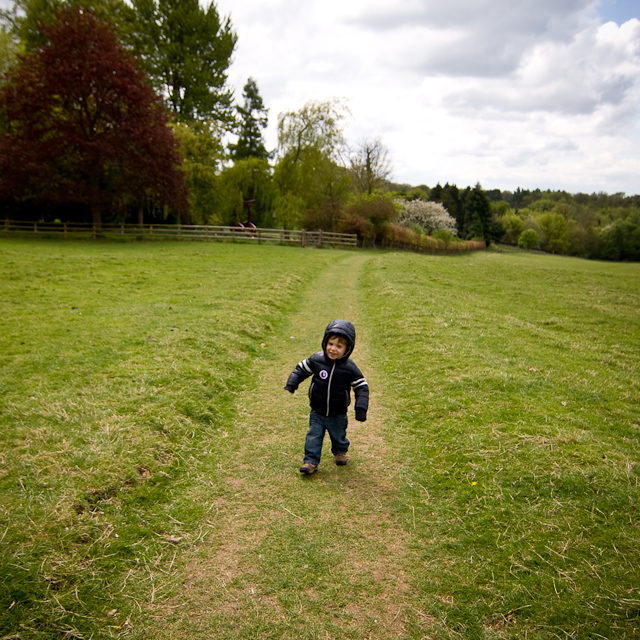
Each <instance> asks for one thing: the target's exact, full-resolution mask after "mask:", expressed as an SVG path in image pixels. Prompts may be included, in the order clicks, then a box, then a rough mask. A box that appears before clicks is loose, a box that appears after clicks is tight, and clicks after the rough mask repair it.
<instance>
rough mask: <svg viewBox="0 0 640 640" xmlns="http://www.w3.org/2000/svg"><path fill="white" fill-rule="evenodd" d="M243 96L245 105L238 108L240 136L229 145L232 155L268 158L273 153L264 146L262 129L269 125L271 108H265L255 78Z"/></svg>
mask: <svg viewBox="0 0 640 640" xmlns="http://www.w3.org/2000/svg"><path fill="white" fill-rule="evenodd" d="M242 97H243V98H244V106H243V107H238V108H237V111H238V114H239V115H240V131H239V138H238V142H237V143H236V144H230V145H229V151H230V152H231V157H232V158H233V159H234V160H235V161H238V160H244V159H245V158H258V159H261V160H268V159H269V158H270V157H271V154H270V153H269V152H268V151H267V149H266V148H265V146H264V138H263V136H262V129H265V128H266V126H267V123H268V115H267V114H268V113H269V109H266V108H265V106H264V103H263V102H262V97H261V96H260V92H259V91H258V85H257V84H256V81H255V80H254V79H253V78H249V79H248V80H247V84H245V85H244V91H243V93H242Z"/></svg>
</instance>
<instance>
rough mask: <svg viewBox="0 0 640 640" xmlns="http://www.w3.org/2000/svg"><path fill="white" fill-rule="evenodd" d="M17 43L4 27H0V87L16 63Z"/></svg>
mask: <svg viewBox="0 0 640 640" xmlns="http://www.w3.org/2000/svg"><path fill="white" fill-rule="evenodd" d="M17 53H18V43H17V42H16V39H15V37H14V36H13V35H12V34H11V33H10V31H9V29H8V28H7V26H6V25H2V26H0V85H2V84H3V83H4V80H5V78H6V77H7V74H8V73H9V69H11V67H12V66H13V65H14V64H15V63H16V60H17V57H16V56H17Z"/></svg>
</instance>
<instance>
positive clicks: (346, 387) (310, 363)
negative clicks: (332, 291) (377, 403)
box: [285, 320, 369, 422]
mask: <svg viewBox="0 0 640 640" xmlns="http://www.w3.org/2000/svg"><path fill="white" fill-rule="evenodd" d="M333 335H338V336H341V337H343V338H345V339H346V341H347V350H346V351H345V354H344V356H342V358H340V359H339V360H332V359H331V358H329V356H328V355H327V353H326V347H327V342H328V341H329V337H330V336H333ZM355 344H356V330H355V327H354V326H353V325H352V324H351V323H350V322H348V321H346V320H333V322H330V323H329V324H328V325H327V328H326V329H325V332H324V338H323V340H322V351H318V352H317V353H314V354H313V355H312V356H310V357H309V358H307V359H306V360H303V361H302V362H299V363H298V364H297V365H296V368H295V369H294V370H293V372H292V373H291V375H290V376H289V379H288V380H287V384H286V386H285V389H286V390H287V391H290V392H291V393H293V392H294V391H295V390H296V389H297V388H298V386H299V385H300V383H301V382H302V381H303V380H305V379H306V378H308V377H309V376H313V379H312V380H311V385H310V387H309V404H310V405H311V408H312V409H313V410H314V411H315V412H316V413H319V414H321V415H323V416H339V415H343V414H345V413H347V408H348V407H349V405H350V404H351V389H353V393H354V395H355V398H356V401H355V410H356V420H359V421H360V422H364V421H365V420H366V419H367V409H368V408H369V385H368V384H367V381H366V380H365V378H364V376H363V375H362V371H360V369H358V367H357V366H356V363H355V362H353V360H351V359H350V358H349V356H350V355H351V353H352V352H353V349H354V347H355Z"/></svg>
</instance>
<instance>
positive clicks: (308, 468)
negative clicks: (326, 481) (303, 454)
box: [300, 462, 318, 476]
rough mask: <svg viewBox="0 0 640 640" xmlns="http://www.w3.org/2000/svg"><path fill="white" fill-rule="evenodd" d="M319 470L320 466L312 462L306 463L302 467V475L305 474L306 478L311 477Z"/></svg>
mask: <svg viewBox="0 0 640 640" xmlns="http://www.w3.org/2000/svg"><path fill="white" fill-rule="evenodd" d="M317 468H318V465H316V464H311V462H305V463H304V464H303V465H302V466H301V467H300V473H304V475H305V476H310V475H311V474H312V473H315V471H316V469H317Z"/></svg>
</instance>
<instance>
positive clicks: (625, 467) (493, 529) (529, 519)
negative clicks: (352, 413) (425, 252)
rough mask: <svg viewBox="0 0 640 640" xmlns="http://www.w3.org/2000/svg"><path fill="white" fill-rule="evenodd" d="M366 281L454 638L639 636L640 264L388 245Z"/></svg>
mask: <svg viewBox="0 0 640 640" xmlns="http://www.w3.org/2000/svg"><path fill="white" fill-rule="evenodd" d="M364 291H366V295H363V303H364V305H365V306H366V310H367V314H368V330H369V331H370V332H371V335H372V336H374V338H375V343H374V348H373V350H374V352H375V353H376V355H377V358H378V361H379V363H380V365H381V366H382V367H383V368H384V371H385V373H386V374H387V376H388V380H389V381H390V388H389V389H388V390H386V392H385V401H387V399H388V400H389V402H390V404H391V406H393V407H394V409H395V411H396V415H397V416H398V420H397V421H396V422H395V423H394V424H391V425H389V430H388V438H389V440H390V441H391V442H394V443H396V447H397V451H398V455H399V459H401V464H402V476H403V479H404V486H403V490H402V497H401V498H400V502H401V503H402V506H403V507H404V509H405V511H406V526H407V528H408V529H409V530H413V531H415V537H414V538H413V539H414V541H415V549H416V551H417V552H418V553H419V554H420V560H419V566H417V567H414V570H413V575H414V580H415V586H416V588H417V589H418V590H419V592H420V594H421V598H422V604H423V606H424V607H425V608H426V609H427V610H428V611H430V612H431V613H432V614H434V615H437V616H438V617H439V618H440V619H441V620H444V619H446V620H447V625H448V628H449V629H450V630H451V631H452V632H453V633H459V634H461V636H462V637H464V638H485V637H494V636H499V637H513V638H523V637H535V638H603V637H604V638H636V637H639V635H640V553H639V551H638V548H639V543H640V530H639V525H640V518H639V515H638V508H639V502H640V488H639V480H640V444H639V436H640V406H639V402H638V399H639V397H640V396H639V391H640V390H639V385H640V348H639V347H640V322H639V320H640V317H639V316H640V268H639V266H638V265H635V264H633V265H624V264H604V263H597V262H586V261H581V260H573V259H566V258H565V259H561V258H554V257H550V256H533V255H526V254H521V255H513V254H512V255H508V256H506V255H500V254H488V253H484V254H476V255H473V256H463V257H459V258H456V259H451V260H442V259H440V258H429V257H423V256H414V255H401V254H387V255H384V256H381V257H380V258H378V259H376V260H375V261H372V262H370V263H369V265H368V272H367V277H366V281H365V289H364ZM416 637H418V636H417V635H416Z"/></svg>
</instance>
